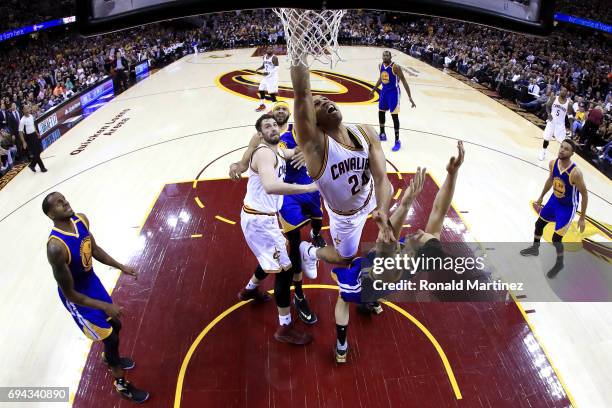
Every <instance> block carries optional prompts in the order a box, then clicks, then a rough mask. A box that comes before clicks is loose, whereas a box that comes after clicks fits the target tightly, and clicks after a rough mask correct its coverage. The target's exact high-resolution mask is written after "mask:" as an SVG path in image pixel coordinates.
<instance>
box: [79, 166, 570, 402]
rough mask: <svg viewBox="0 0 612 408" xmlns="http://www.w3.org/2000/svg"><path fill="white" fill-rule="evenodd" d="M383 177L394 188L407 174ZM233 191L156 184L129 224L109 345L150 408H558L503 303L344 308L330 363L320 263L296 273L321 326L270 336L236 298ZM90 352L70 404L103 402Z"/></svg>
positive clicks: (329, 316) (557, 389)
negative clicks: (374, 310)
mask: <svg viewBox="0 0 612 408" xmlns="http://www.w3.org/2000/svg"><path fill="white" fill-rule="evenodd" d="M390 176H391V177H390V178H391V180H393V184H394V185H395V189H396V190H398V189H399V188H402V187H404V186H405V180H408V179H410V178H411V177H412V175H406V174H403V175H401V177H402V180H400V179H399V177H396V174H395V173H392V174H391V175H390ZM245 188H246V183H245V182H242V183H240V184H238V183H234V182H232V181H229V180H212V181H203V182H202V181H201V182H199V183H197V185H196V187H195V188H193V183H181V184H168V185H166V186H165V187H164V189H163V190H162V192H161V194H160V196H159V197H158V199H157V201H156V202H155V205H154V206H153V209H152V211H151V213H150V215H149V217H148V219H147V221H146V222H145V224H144V228H143V229H142V236H143V237H144V239H145V240H146V244H145V248H147V249H146V250H145V251H143V253H142V255H140V256H139V257H138V258H137V259H135V260H134V262H135V263H136V264H137V265H139V268H140V269H141V270H143V271H146V274H145V276H143V278H142V279H140V280H139V281H138V282H137V283H135V282H134V281H133V280H131V279H129V278H127V277H122V278H121V279H120V280H119V284H118V288H117V289H116V290H115V297H114V299H115V301H116V302H117V303H119V304H121V305H124V306H125V307H126V308H127V309H129V310H130V315H129V317H128V318H127V319H124V322H123V323H124V327H125V331H122V335H124V336H125V338H127V339H128V341H127V342H126V343H124V344H123V346H122V347H123V350H126V351H129V353H130V355H131V356H132V357H133V358H135V359H136V361H137V369H135V370H134V372H133V375H131V378H133V379H134V381H135V382H136V383H137V384H139V385H140V386H141V387H145V388H147V389H150V390H152V392H153V393H152V397H151V400H150V401H149V402H148V403H147V404H148V405H149V406H151V407H170V406H174V407H185V408H188V407H273V406H290V407H344V406H346V407H348V406H364V407H432V408H435V407H459V406H469V407H478V406H495V407H533V406H536V407H566V406H568V404H569V399H568V397H567V395H566V394H565V391H564V390H563V388H562V386H561V384H560V382H559V379H558V378H557V376H556V375H555V373H554V371H553V368H552V367H551V366H550V364H549V363H548V360H547V359H546V357H545V355H544V353H543V351H542V349H541V348H540V347H539V346H538V344H537V342H536V340H535V338H534V337H533V333H532V332H531V330H530V328H529V327H528V325H527V323H526V321H525V319H524V318H523V316H522V314H521V311H520V310H519V308H518V307H517V305H516V304H515V303H514V302H513V301H512V300H510V301H509V302H496V303H493V302H487V303H450V302H449V303H433V302H432V303H408V304H398V305H397V307H399V308H401V309H400V311H402V312H404V313H406V312H407V313H409V314H410V315H411V316H413V318H416V319H417V320H418V322H417V323H414V322H412V321H411V320H409V319H408V318H407V317H406V316H403V315H402V314H401V313H399V312H398V311H397V310H394V309H392V308H391V307H390V306H385V308H386V311H385V312H384V313H383V314H382V315H380V316H376V317H363V316H360V315H357V314H356V313H355V309H354V308H352V318H351V320H352V321H351V324H350V328H349V344H350V347H351V354H350V358H349V363H348V364H347V365H346V366H342V367H338V366H336V364H335V362H333V357H332V356H333V354H332V347H333V346H334V345H335V326H334V321H333V310H334V304H335V299H336V298H337V296H338V295H337V290H335V285H334V282H333V280H332V279H331V277H330V274H329V270H330V268H329V267H327V268H323V271H322V272H321V273H320V276H319V277H318V278H317V279H316V280H314V281H307V282H306V283H307V284H311V285H312V284H315V285H313V286H319V287H317V288H313V289H307V290H306V293H307V296H308V298H309V299H310V303H311V306H312V308H313V310H315V311H316V312H317V313H318V315H319V317H320V321H319V322H318V323H317V324H315V325H314V326H312V327H305V325H303V324H301V323H299V322H296V324H297V325H298V326H299V327H300V328H302V329H304V330H307V331H309V332H311V333H312V334H313V335H314V336H315V340H314V342H313V343H312V344H310V345H308V346H306V347H295V346H290V345H287V344H280V343H278V342H276V341H275V340H274V339H273V338H272V335H273V334H274V330H275V329H276V326H277V321H276V320H277V317H276V308H275V307H274V304H273V302H269V303H267V304H264V305H255V304H252V303H250V302H249V303H246V302H238V301H237V299H236V294H237V292H238V291H239V290H240V289H241V287H242V286H244V283H245V282H246V281H247V280H248V279H249V277H250V274H251V273H252V270H253V269H254V268H255V266H256V261H255V259H254V257H253V256H252V255H251V253H250V251H249V249H248V247H247V246H246V243H245V242H244V240H243V239H242V230H241V229H240V220H239V213H240V208H241V199H242V197H243V196H244V191H245ZM437 190H438V186H437V185H436V184H435V183H434V181H433V180H432V179H431V178H428V179H427V182H426V185H425V188H424V191H423V193H422V194H421V195H420V196H419V198H418V200H417V202H415V204H414V206H413V208H414V211H413V212H412V214H411V216H410V217H409V219H408V222H409V223H410V225H411V226H410V227H407V230H414V229H415V228H424V226H425V224H426V223H427V217H428V214H429V212H430V210H431V207H432V204H433V199H434V197H435V194H436V192H437ZM324 225H327V220H325V222H324ZM307 228H308V227H306V229H307ZM466 232H467V227H466V226H465V224H463V221H462V220H461V218H460V216H459V214H458V213H457V212H456V211H455V210H454V209H451V211H449V214H448V219H447V228H446V229H445V230H444V232H443V234H442V240H443V241H450V242H461V241H463V240H464V234H465V233H466ZM376 233H377V229H376V225H375V224H374V223H373V222H372V221H371V220H370V221H368V223H367V227H366V229H365V231H364V234H363V241H364V242H373V240H375V239H376ZM324 235H325V236H326V239H327V241H328V242H330V241H331V238H330V237H329V235H328V234H327V233H324ZM304 236H306V234H304ZM272 283H273V278H269V279H268V280H267V281H266V282H265V283H264V284H263V285H262V287H263V288H265V289H269V288H270V287H271V285H272ZM321 284H322V285H327V286H329V288H327V287H321V286H322V285H321ZM244 303H246V304H244ZM243 304H244V305H243ZM237 306H238V307H237ZM228 312H229V313H228ZM426 332H428V333H429V334H430V335H431V336H432V338H431V339H429V338H428V337H427V336H426ZM436 345H438V346H439V350H436ZM100 352H101V347H94V348H93V350H92V352H91V354H90V356H89V358H88V362H87V365H86V366H85V370H84V372H83V379H82V380H81V385H80V388H79V392H78V393H77V396H76V399H75V403H74V407H77V408H80V407H83V408H84V407H92V406H101V407H102V406H110V405H112V404H116V396H115V395H113V393H112V387H111V385H110V382H109V378H108V372H107V370H106V369H105V367H103V365H102V364H100V359H99V353H100ZM536 362H537V364H536ZM543 373H545V374H544V375H543ZM130 374H132V373H130ZM129 405H130V403H129V402H122V403H121V404H119V406H125V407H127V406H129Z"/></svg>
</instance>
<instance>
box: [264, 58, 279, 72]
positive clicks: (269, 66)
mask: <svg viewBox="0 0 612 408" xmlns="http://www.w3.org/2000/svg"><path fill="white" fill-rule="evenodd" d="M273 58H274V55H271V56H270V57H269V58H268V54H266V55H264V57H263V66H264V72H265V73H266V74H272V73H275V72H276V71H275V69H274V68H275V66H274V63H273V62H272V59H273Z"/></svg>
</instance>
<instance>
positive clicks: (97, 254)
mask: <svg viewBox="0 0 612 408" xmlns="http://www.w3.org/2000/svg"><path fill="white" fill-rule="evenodd" d="M78 216H79V217H81V218H82V219H83V220H85V223H86V225H87V229H88V230H89V219H87V216H85V214H78ZM89 237H90V239H91V256H93V258H94V259H95V260H96V261H98V262H101V263H103V264H104V265H108V266H110V267H113V268H115V269H119V270H120V271H121V272H123V273H127V274H128V275H132V276H134V277H135V278H138V272H136V269H134V268H133V267H131V266H127V265H124V264H122V263H119V262H117V261H116V260H115V259H114V258H113V257H112V256H110V255H109V254H107V253H106V251H104V250H103V249H102V248H101V247H99V246H98V244H97V243H96V239H95V238H94V236H93V234H92V233H91V231H89Z"/></svg>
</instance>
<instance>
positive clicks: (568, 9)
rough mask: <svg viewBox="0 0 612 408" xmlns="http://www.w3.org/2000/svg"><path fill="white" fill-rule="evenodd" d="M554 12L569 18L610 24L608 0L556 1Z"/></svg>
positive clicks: (611, 17) (611, 13)
mask: <svg viewBox="0 0 612 408" xmlns="http://www.w3.org/2000/svg"><path fill="white" fill-rule="evenodd" d="M555 10H556V11H558V12H559V13H564V14H569V15H571V16H576V17H582V18H588V19H590V20H593V21H601V22H603V23H606V24H612V7H610V0H583V1H576V0H556V1H555Z"/></svg>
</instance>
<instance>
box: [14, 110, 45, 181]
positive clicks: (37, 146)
mask: <svg viewBox="0 0 612 408" xmlns="http://www.w3.org/2000/svg"><path fill="white" fill-rule="evenodd" d="M24 133H25V138H24ZM19 136H20V137H21V144H22V145H23V148H24V149H26V148H27V149H28V151H29V152H30V155H31V156H32V161H31V162H30V164H29V165H28V167H29V168H30V170H32V171H33V172H36V165H37V164H38V167H40V171H42V172H43V173H44V172H46V171H47V169H46V168H45V164H44V163H43V162H42V160H41V158H40V153H42V144H41V143H40V138H39V135H38V132H37V131H36V127H35V126H34V116H32V113H31V109H30V107H29V106H25V107H24V108H23V116H22V117H21V120H20V121H19Z"/></svg>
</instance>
